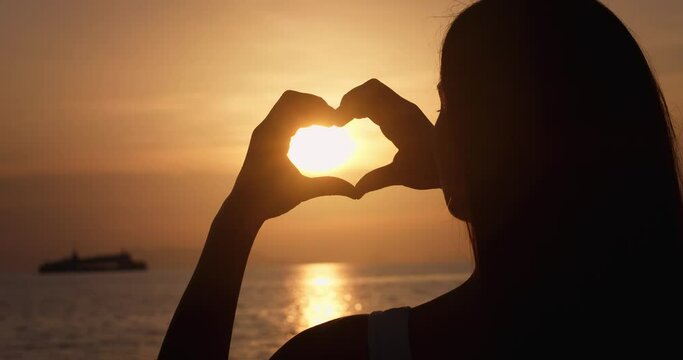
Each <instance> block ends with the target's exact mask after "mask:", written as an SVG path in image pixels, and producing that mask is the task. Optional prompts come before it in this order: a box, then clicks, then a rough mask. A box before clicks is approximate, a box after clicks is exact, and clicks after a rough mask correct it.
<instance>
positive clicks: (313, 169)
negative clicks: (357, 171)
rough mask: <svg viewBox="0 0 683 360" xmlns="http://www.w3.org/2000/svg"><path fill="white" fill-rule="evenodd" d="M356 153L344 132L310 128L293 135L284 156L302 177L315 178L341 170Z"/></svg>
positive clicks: (347, 134)
mask: <svg viewBox="0 0 683 360" xmlns="http://www.w3.org/2000/svg"><path fill="white" fill-rule="evenodd" d="M355 150H356V144H355V142H354V141H353V140H352V139H351V136H350V135H349V132H348V131H347V130H346V129H343V128H338V127H336V126H333V127H324V126H319V125H313V126H309V127H307V128H301V129H299V130H298V131H297V132H296V134H294V136H293V137H292V141H291V142H290V144H289V153H287V156H288V157H289V159H290V160H291V161H292V163H293V164H294V165H295V166H296V167H297V168H298V169H299V171H301V173H302V174H304V175H307V176H316V175H320V174H322V173H325V172H329V171H331V170H336V169H338V168H340V167H342V166H343V165H344V164H346V163H347V162H348V160H349V159H350V158H351V156H352V155H353V153H354V151H355Z"/></svg>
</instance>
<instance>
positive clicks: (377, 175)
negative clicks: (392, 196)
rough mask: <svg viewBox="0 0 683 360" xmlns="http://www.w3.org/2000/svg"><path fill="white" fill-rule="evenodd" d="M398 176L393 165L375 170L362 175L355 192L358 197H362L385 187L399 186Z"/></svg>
mask: <svg viewBox="0 0 683 360" xmlns="http://www.w3.org/2000/svg"><path fill="white" fill-rule="evenodd" d="M398 175H399V172H398V169H397V167H396V164H394V163H391V164H389V165H386V166H383V167H381V168H377V169H375V170H372V171H370V172H369V173H367V174H365V175H363V177H362V178H361V179H360V180H358V183H357V184H356V191H358V195H359V196H360V197H362V196H363V195H365V194H367V193H369V192H371V191H375V190H379V189H382V188H385V187H387V186H392V185H401V182H400V181H399V176H398Z"/></svg>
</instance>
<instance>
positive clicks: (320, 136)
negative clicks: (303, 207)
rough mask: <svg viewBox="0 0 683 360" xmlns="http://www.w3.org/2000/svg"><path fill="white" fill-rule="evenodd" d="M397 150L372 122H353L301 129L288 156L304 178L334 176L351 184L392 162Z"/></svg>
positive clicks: (293, 139)
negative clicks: (341, 125)
mask: <svg viewBox="0 0 683 360" xmlns="http://www.w3.org/2000/svg"><path fill="white" fill-rule="evenodd" d="M397 151H398V149H396V147H395V146H394V144H393V143H392V142H391V141H389V140H388V139H387V138H386V137H385V136H384V134H382V131H381V130H380V129H379V126H377V125H375V124H374V123H373V122H372V121H371V120H369V119H367V118H365V119H355V120H352V121H350V122H349V123H347V124H346V125H345V126H344V127H341V128H340V127H336V126H332V127H325V126H320V125H313V126H309V127H305V128H300V129H299V130H298V131H297V132H296V134H295V135H294V136H292V139H291V141H290V144H289V152H288V153H287V156H288V157H289V160H290V161H291V162H292V164H294V166H296V167H297V169H298V170H299V171H300V172H301V173H302V174H303V175H305V176H309V177H317V176H335V177H339V178H342V179H345V180H347V181H350V182H352V183H354V182H356V181H358V179H360V178H361V177H362V176H363V175H365V174H367V173H368V172H370V171H372V170H374V169H376V168H379V167H382V166H384V165H387V164H389V163H391V161H392V159H393V157H394V155H395V154H396V152H397Z"/></svg>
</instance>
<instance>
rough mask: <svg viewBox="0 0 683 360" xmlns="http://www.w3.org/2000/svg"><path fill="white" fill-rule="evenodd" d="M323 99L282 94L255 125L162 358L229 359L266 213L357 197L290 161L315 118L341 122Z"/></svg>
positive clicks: (345, 185) (338, 181)
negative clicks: (295, 138)
mask: <svg viewBox="0 0 683 360" xmlns="http://www.w3.org/2000/svg"><path fill="white" fill-rule="evenodd" d="M336 119H337V115H336V113H335V112H334V109H332V108H331V107H329V105H327V104H326V103H325V101H324V100H322V99H321V98H318V97H315V96H313V95H308V94H301V93H296V92H292V91H288V92H285V94H283V96H282V97H281V98H280V100H278V102H277V103H276V104H275V106H274V107H273V109H272V110H271V112H270V113H269V114H268V116H267V117H266V119H265V120H264V121H263V122H262V123H261V124H260V125H259V126H258V127H257V128H256V130H254V133H253V134H252V138H251V142H250V144H249V150H248V152H247V156H246V159H245V161H244V165H243V166H242V170H241V171H240V174H239V176H238V177H237V180H236V182H235V186H234V188H233V190H232V192H231V194H230V195H229V196H228V198H227V199H226V200H225V202H224V203H223V206H222V207H221V209H220V211H219V212H218V214H217V215H216V218H215V219H214V221H213V223H212V225H211V229H210V231H209V235H208V238H207V240H206V243H205V245H204V250H203V251H202V255H201V257H200V258H199V263H198V264H197V268H196V269H195V272H194V274H193V275H192V279H191V280H190V283H189V284H188V286H187V289H186V290H185V293H184V294H183V297H182V299H181V300H180V303H179V304H178V307H177V309H176V312H175V315H174V316H173V320H172V321H171V324H170V326H169V328H168V331H167V332H166V337H165V338H164V342H163V345H162V347H161V351H160V353H159V358H160V359H226V358H227V357H228V353H229V345H230V337H231V334H232V327H233V322H234V319H235V310H236V308H237V300H238V297H239V291H240V286H241V283H242V276H243V274H244V269H245V267H246V264H247V259H248V257H249V252H250V249H251V246H252V244H253V242H254V238H255V237H256V234H257V232H258V230H259V228H260V227H261V225H262V224H263V222H264V221H265V220H267V219H269V218H273V217H276V216H279V215H281V214H284V213H285V212H287V211H289V210H290V209H292V208H294V207H295V206H296V205H298V204H299V203H301V202H303V201H305V200H308V199H312V198H314V197H318V196H323V195H345V196H349V197H356V196H355V189H354V187H353V185H351V184H349V183H348V182H346V181H343V180H341V179H337V178H332V177H321V178H307V177H304V176H302V175H301V174H300V173H299V171H298V170H297V169H296V168H295V167H294V165H292V164H291V162H289V160H288V159H287V156H286V154H287V149H288V147H289V139H290V137H291V136H292V135H293V134H294V132H296V130H297V129H298V128H300V127H305V126H308V125H311V124H313V123H314V122H315V123H318V124H322V125H343V124H341V123H337V122H335V121H337V120H336Z"/></svg>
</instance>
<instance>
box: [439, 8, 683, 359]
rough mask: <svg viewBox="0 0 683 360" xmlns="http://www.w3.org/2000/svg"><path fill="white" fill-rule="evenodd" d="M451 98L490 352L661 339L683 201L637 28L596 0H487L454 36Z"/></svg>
mask: <svg viewBox="0 0 683 360" xmlns="http://www.w3.org/2000/svg"><path fill="white" fill-rule="evenodd" d="M441 88H442V91H443V93H444V96H445V104H444V105H445V108H444V109H443V110H442V115H441V117H440V119H439V122H445V125H443V126H440V127H439V128H440V131H446V132H447V133H448V135H447V136H448V138H449V141H450V143H451V144H452V145H451V146H450V147H449V149H451V151H450V153H448V154H440V155H439V156H445V157H447V158H453V159H454V158H458V159H459V160H458V162H459V163H460V164H461V166H460V167H458V168H457V169H454V171H462V172H463V173H464V175H463V176H461V177H460V178H463V177H464V181H465V184H464V186H465V188H466V192H467V195H468V210H467V213H468V214H469V219H468V225H469V226H470V233H471V241H472V243H473V249H474V257H475V275H476V276H477V279H478V280H479V281H480V282H481V284H482V291H483V294H485V296H486V297H487V298H488V299H491V300H490V301H492V304H491V309H495V311H496V313H495V314H493V315H492V321H493V322H494V323H497V324H498V325H494V326H493V328H495V331H497V333H498V334H499V339H498V344H499V346H498V347H497V350H490V351H493V352H496V351H504V350H502V349H504V348H505V349H506V350H505V351H510V349H517V350H519V351H528V350H529V347H530V346H531V344H532V343H537V341H539V340H540V339H543V341H544V343H545V344H546V345H548V346H551V345H552V344H554V345H553V346H564V347H566V346H567V345H568V343H567V342H568V341H575V342H576V343H578V344H584V345H586V344H589V343H591V344H593V345H595V344H600V346H601V347H600V348H601V349H602V350H604V351H608V349H609V348H610V345H609V344H611V345H614V344H616V342H619V344H621V341H622V340H623V341H626V340H625V339H626V338H629V339H630V338H631V337H633V338H634V339H635V338H638V339H643V336H649V335H652V334H653V333H652V331H653V330H652V328H647V327H645V326H655V324H657V323H656V322H654V320H653V317H656V316H659V317H660V318H658V319H657V320H658V321H659V320H663V319H662V318H661V316H666V315H672V314H673V313H672V311H673V309H677V308H678V307H680V306H681V305H680V304H677V303H676V302H675V301H674V300H673V299H680V298H679V297H678V298H677V297H675V296H674V294H675V293H677V292H678V291H679V290H680V289H679V288H680V283H681V276H683V272H682V271H681V269H682V264H683V252H682V251H681V249H682V247H681V244H682V241H681V239H682V238H681V219H682V218H681V215H682V212H681V210H682V206H681V191H680V183H679V176H678V170H677V161H676V155H675V154H676V153H675V149H674V143H675V141H674V133H673V131H672V127H671V122H670V118H669V114H668V111H667V107H666V103H665V101H664V98H663V96H662V94H661V91H660V89H659V86H658V84H657V82H656V79H655V77H654V76H653V74H652V71H651V70H650V67H649V66H648V63H647V60H646V58H645V56H644V55H643V53H642V51H641V50H640V48H639V46H638V44H637V42H636V41H635V40H634V38H633V36H631V34H630V32H629V31H628V29H627V28H626V27H625V26H624V25H623V24H622V23H621V21H619V19H618V18H617V17H616V16H615V15H614V14H613V13H612V12H610V11H609V10H608V9H607V8H606V7H604V6H603V5H602V4H600V3H599V2H597V1H591V0H573V1H542V0H506V1H502V0H483V1H480V2H477V3H475V4H474V5H472V6H471V7H469V8H468V9H466V10H465V11H464V12H463V13H461V14H460V15H459V16H458V17H457V18H456V19H455V20H454V21H453V23H452V25H451V27H450V29H449V31H448V33H447V35H446V38H445V40H444V44H443V49H442V63H441ZM454 178H456V177H454ZM530 299H531V300H530ZM676 301H678V300H676ZM677 314H678V313H677ZM674 318H675V319H679V320H680V317H674ZM664 319H671V318H670V317H665V318H664ZM672 321H673V320H672ZM520 324H525V325H524V326H521V327H520ZM675 325H676V326H679V325H680V324H677V323H676V324H675ZM575 327H581V328H584V330H583V331H582V332H579V333H574V332H572V329H574V328H575ZM586 328H587V329H586ZM558 329H561V331H560V332H557V330H558ZM643 330H646V331H649V333H645V332H643ZM553 331H556V332H555V333H554V335H553ZM648 334H649V335H648ZM657 334H659V333H657ZM574 335H575V336H576V337H575V338H573V339H574V340H569V339H568V337H571V336H574ZM608 339H611V340H609V341H608ZM657 339H661V336H660V335H652V338H651V339H650V340H652V341H658V340H657ZM672 339H673V337H672ZM652 341H650V342H649V343H648V344H651V342H652ZM586 346H587V345H586ZM632 346H636V345H635V343H628V341H627V342H626V343H625V344H623V347H625V348H629V347H632ZM623 347H622V348H623ZM581 348H584V347H581ZM522 349H523V350H522ZM625 351H626V350H625Z"/></svg>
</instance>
